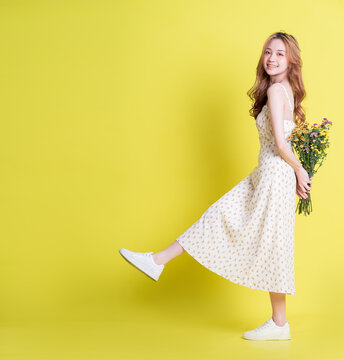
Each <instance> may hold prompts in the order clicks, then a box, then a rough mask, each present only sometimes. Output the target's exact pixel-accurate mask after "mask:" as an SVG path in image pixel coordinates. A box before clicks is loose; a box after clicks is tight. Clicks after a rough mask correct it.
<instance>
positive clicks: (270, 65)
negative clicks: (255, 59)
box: [267, 64, 277, 67]
mask: <svg viewBox="0 0 344 360" xmlns="http://www.w3.org/2000/svg"><path fill="white" fill-rule="evenodd" d="M267 66H275V67H277V65H275V64H267Z"/></svg>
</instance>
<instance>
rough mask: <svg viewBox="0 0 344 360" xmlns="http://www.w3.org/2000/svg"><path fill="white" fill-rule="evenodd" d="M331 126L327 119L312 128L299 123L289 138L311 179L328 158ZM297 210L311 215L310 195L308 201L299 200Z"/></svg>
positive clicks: (306, 123)
mask: <svg viewBox="0 0 344 360" xmlns="http://www.w3.org/2000/svg"><path fill="white" fill-rule="evenodd" d="M331 126H332V122H331V121H328V120H327V119H326V118H323V122H322V123H321V124H316V123H315V124H313V125H312V126H309V123H308V122H304V123H299V124H298V125H297V126H296V127H295V128H294V130H293V131H292V133H291V134H290V136H289V137H288V140H291V143H292V146H293V148H294V149H295V151H296V153H297V155H298V157H299V160H300V163H301V165H302V166H303V167H304V168H305V170H306V171H307V173H308V176H309V177H310V178H311V177H313V175H314V174H315V173H316V172H317V171H318V169H319V167H320V166H321V165H322V163H323V161H324V159H325V157H326V156H327V153H326V152H327V149H328V148H329V145H330V141H329V137H328V131H329V130H330V127H331ZM316 166H317V168H315V167H316ZM297 210H299V214H301V213H302V212H303V214H304V215H305V216H306V215H309V214H310V212H311V211H312V200H311V194H310V193H308V197H307V199H299V202H298V204H297V206H296V210H295V212H296V211H297Z"/></svg>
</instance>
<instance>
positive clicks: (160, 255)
mask: <svg viewBox="0 0 344 360" xmlns="http://www.w3.org/2000/svg"><path fill="white" fill-rule="evenodd" d="M184 252H185V250H184V248H183V247H182V246H181V245H180V244H179V242H178V241H177V240H175V241H174V242H173V243H172V244H171V245H169V246H168V247H167V248H166V249H164V250H162V251H160V252H157V253H155V254H153V260H154V261H155V262H156V263H157V264H158V265H160V264H166V263H167V262H169V261H170V260H172V259H174V258H175V257H177V256H179V255H181V254H183V253H184Z"/></svg>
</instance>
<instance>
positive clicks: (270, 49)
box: [266, 47, 285, 52]
mask: <svg viewBox="0 0 344 360" xmlns="http://www.w3.org/2000/svg"><path fill="white" fill-rule="evenodd" d="M266 49H270V50H272V49H271V48H269V47H267V48H266ZM277 51H284V52H285V50H282V49H277Z"/></svg>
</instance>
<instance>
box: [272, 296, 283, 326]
mask: <svg viewBox="0 0 344 360" xmlns="http://www.w3.org/2000/svg"><path fill="white" fill-rule="evenodd" d="M270 300H271V306H272V319H273V321H274V322H275V323H276V325H278V326H283V325H284V324H285V323H286V322H287V317H286V306H285V294H283V293H275V292H270Z"/></svg>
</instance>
